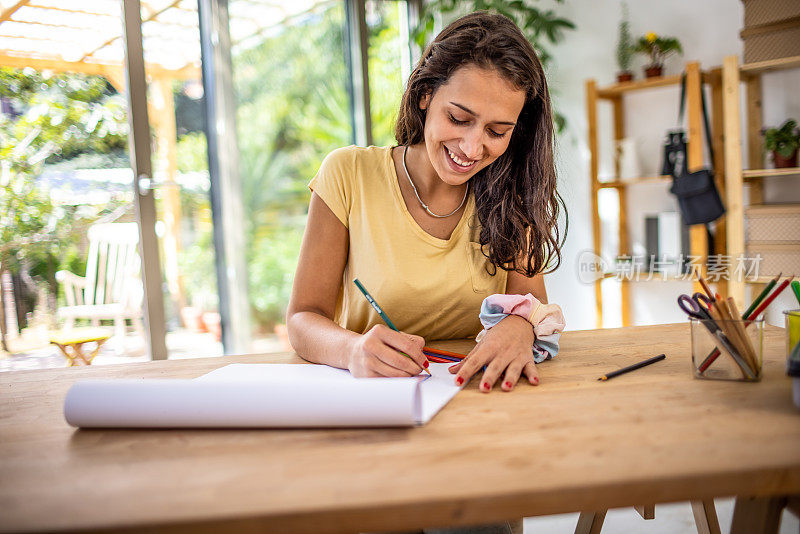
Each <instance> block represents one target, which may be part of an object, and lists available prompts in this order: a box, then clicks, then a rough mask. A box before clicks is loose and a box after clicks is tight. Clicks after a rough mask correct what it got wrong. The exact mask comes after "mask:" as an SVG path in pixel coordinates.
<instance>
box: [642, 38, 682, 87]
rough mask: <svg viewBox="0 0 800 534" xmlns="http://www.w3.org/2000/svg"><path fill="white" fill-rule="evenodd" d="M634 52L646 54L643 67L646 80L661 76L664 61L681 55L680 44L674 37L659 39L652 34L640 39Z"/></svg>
mask: <svg viewBox="0 0 800 534" xmlns="http://www.w3.org/2000/svg"><path fill="white" fill-rule="evenodd" d="M635 50H636V52H640V53H642V54H646V55H647V56H648V58H649V61H648V63H647V64H646V65H645V66H644V74H645V76H646V77H648V78H653V77H656V76H661V73H662V72H663V69H664V60H665V59H666V58H667V57H669V56H671V55H672V54H676V53H677V54H683V49H682V48H681V43H680V42H678V40H677V39H675V38H674V37H660V36H658V35H656V34H655V33H653V32H649V33H647V34H646V35H645V36H643V37H640V38H639V40H638V41H637V42H636V45H635Z"/></svg>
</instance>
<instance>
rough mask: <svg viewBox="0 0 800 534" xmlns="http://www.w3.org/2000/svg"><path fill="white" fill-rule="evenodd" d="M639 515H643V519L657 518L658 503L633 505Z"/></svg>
mask: <svg viewBox="0 0 800 534" xmlns="http://www.w3.org/2000/svg"><path fill="white" fill-rule="evenodd" d="M633 508H634V509H635V510H636V511H637V512H639V515H640V516H642V519H655V518H656V505H655V504H644V505H639V506H634V507H633Z"/></svg>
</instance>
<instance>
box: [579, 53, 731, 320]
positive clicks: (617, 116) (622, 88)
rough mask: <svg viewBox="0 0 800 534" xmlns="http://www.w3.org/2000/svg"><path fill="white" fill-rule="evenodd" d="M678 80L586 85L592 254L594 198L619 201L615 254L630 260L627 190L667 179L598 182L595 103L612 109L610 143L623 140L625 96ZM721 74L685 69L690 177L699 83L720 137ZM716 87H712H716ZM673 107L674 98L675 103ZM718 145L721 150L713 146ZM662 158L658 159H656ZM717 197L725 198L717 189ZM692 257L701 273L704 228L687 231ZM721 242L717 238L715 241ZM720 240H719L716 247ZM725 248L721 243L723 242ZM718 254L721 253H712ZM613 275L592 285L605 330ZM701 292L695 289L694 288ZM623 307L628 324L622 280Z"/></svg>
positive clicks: (597, 228) (596, 228)
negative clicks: (610, 196)
mask: <svg viewBox="0 0 800 534" xmlns="http://www.w3.org/2000/svg"><path fill="white" fill-rule="evenodd" d="M681 78H682V76H681V75H676V76H665V77H660V78H651V79H646V80H642V81H632V82H624V83H618V84H615V85H611V86H608V87H602V88H600V87H598V86H597V83H596V82H595V80H587V81H586V111H587V116H588V124H589V150H590V152H591V161H590V185H591V193H592V237H593V241H594V252H595V254H596V255H598V256H600V253H601V250H602V235H601V225H600V213H599V201H598V194H599V193H600V191H601V190H602V189H616V191H617V194H618V197H619V229H618V232H619V251H618V254H619V255H630V254H631V250H630V239H629V236H628V228H627V224H628V223H627V212H628V209H627V198H626V197H627V194H626V193H627V189H628V187H635V186H637V185H641V184H650V183H663V182H667V181H670V180H671V177H669V176H647V177H641V178H635V179H632V180H625V181H622V180H619V178H616V179H615V180H612V181H610V182H601V181H600V180H599V176H598V173H599V149H598V127H597V126H598V122H597V104H598V101H599V100H607V101H610V102H611V104H612V106H613V122H614V139H615V140H619V139H623V138H624V137H625V122H624V96H625V95H626V94H629V93H631V92H634V91H643V90H648V89H653V88H656V87H666V86H680V83H681ZM719 79H720V75H719V73H717V74H716V76H713V75H710V74H705V73H703V72H702V71H701V70H700V64H699V63H697V62H690V63H687V64H686V105H687V107H686V110H687V119H688V130H687V148H686V150H687V168H688V170H689V172H694V171H696V170H698V169H699V168H701V167H702V166H703V132H702V122H703V119H702V108H701V100H700V97H701V93H700V91H701V88H702V84H703V82H704V81H705V82H707V83H711V84H712V89H713V90H712V94H713V97H712V113H711V114H712V116H713V118H714V119H713V121H714V127H713V130H714V132H719V131H720V130H721V126H720V125H719V124H718V123H719V120H720V116H721V112H720V109H721V104H720V100H721V95H720V91H719V88H720V83H719ZM715 82H716V83H715ZM676 108H677V99H676ZM718 143H719V146H717V145H718ZM714 144H715V148H718V150H717V154H718V158H717V159H718V161H717V162H715V163H721V159H722V158H721V152H722V150H721V148H722V145H721V137H719V136H718V137H717V138H716V139H715V140H714ZM659 157H660V154H659ZM715 169H716V175H717V183H718V186H719V187H721V186H722V185H723V184H722V180H721V176H722V168H721V165H719V166H718V165H715ZM615 176H617V177H618V176H619V162H615ZM720 194H723V192H722V190H720ZM689 235H690V241H691V243H690V253H691V255H692V256H697V257H700V258H701V264H702V266H703V267H702V269H703V270H705V264H706V262H707V257H708V237H707V233H706V227H705V226H704V225H696V226H692V227H691V228H690V233H689ZM718 237H719V236H718ZM719 241H720V239H719V238H718V239H717V242H718V243H719ZM722 242H723V246H724V238H723V241H722ZM716 252H718V253H720V252H719V248H718V250H717V251H716ZM612 276H614V274H613V273H606V274H605V275H604V276H603V277H601V278H599V279H598V280H596V281H595V301H596V313H597V315H596V317H597V327H598V328H602V327H603V288H602V282H603V280H604V279H606V278H610V277H612ZM652 279H653V280H665V279H668V280H671V279H677V277H676V276H674V275H662V274H660V273H654V276H653V277H652ZM697 289H699V287H698V288H697ZM620 291H621V302H622V324H623V326H628V325H630V324H631V302H630V281H629V280H625V279H623V280H622V281H621V282H620Z"/></svg>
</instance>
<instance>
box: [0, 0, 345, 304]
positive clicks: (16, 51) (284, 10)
mask: <svg viewBox="0 0 800 534" xmlns="http://www.w3.org/2000/svg"><path fill="white" fill-rule="evenodd" d="M123 1H124V0H123ZM329 3H330V0H328V1H319V0H295V1H293V2H281V1H280V0H274V1H269V0H238V1H236V2H232V4H233V5H232V6H231V7H230V12H231V17H230V30H231V35H232V40H233V42H234V44H239V45H240V46H249V45H252V44H254V43H257V42H259V41H260V40H261V39H262V38H263V35H265V34H267V33H268V32H269V30H270V29H273V28H276V27H278V26H280V25H284V24H287V23H290V22H291V21H292V19H294V18H296V17H301V16H304V15H307V14H308V13H310V12H312V11H315V10H316V9H318V8H320V7H322V6H324V5H326V4H329ZM120 4H121V2H120V0H0V66H3V67H16V68H32V69H35V70H40V71H41V70H48V71H54V72H68V73H83V74H91V75H99V76H103V77H105V78H106V79H107V80H108V81H109V83H111V84H112V85H113V86H114V87H115V88H116V89H117V90H118V91H120V92H124V91H125V73H124V70H123V69H124V66H123V64H124V49H123V41H124V39H123V24H122V19H121V10H120ZM141 7H142V11H141V18H142V34H143V43H142V45H143V48H144V57H145V62H146V67H145V71H146V75H147V78H148V81H149V91H148V111H149V113H148V115H149V120H150V126H151V129H152V132H153V134H154V137H155V141H156V143H155V154H154V174H155V178H156V180H155V181H156V183H157V185H158V187H159V189H160V191H161V193H160V196H161V199H162V207H163V208H162V216H161V219H162V220H163V222H164V224H165V234H164V237H163V248H162V250H163V253H164V270H165V273H164V274H165V278H166V280H167V283H168V286H169V290H170V293H171V295H172V296H173V298H174V299H175V303H176V304H177V305H178V306H183V305H185V297H184V290H183V284H182V282H181V276H180V271H179V268H178V254H179V251H180V248H181V242H180V220H181V205H180V195H179V192H180V189H179V186H178V184H177V182H176V175H177V162H176V148H177V145H176V143H177V133H176V127H175V106H174V101H173V95H172V83H173V81H174V80H198V81H199V80H200V79H201V70H200V35H199V30H198V14H197V1H196V0H142V1H141Z"/></svg>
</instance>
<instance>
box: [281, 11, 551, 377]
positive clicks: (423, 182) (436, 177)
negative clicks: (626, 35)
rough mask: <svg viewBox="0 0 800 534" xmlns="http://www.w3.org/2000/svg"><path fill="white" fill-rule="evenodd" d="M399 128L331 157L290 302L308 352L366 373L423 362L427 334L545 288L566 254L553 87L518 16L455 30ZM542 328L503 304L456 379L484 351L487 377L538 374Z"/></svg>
mask: <svg viewBox="0 0 800 534" xmlns="http://www.w3.org/2000/svg"><path fill="white" fill-rule="evenodd" d="M396 138H397V143H398V146H396V147H369V148H359V147H347V148H342V149H338V150H335V151H334V152H332V153H331V154H329V155H328V157H327V158H326V159H325V161H324V162H323V163H322V166H321V168H320V170H319V173H318V174H317V175H316V176H315V177H314V179H313V180H312V181H311V183H310V184H309V187H310V189H311V190H312V191H313V194H312V197H311V204H310V208H309V215H308V223H307V227H306V232H305V236H304V238H303V244H302V248H301V252H300V259H299V264H298V267H297V272H296V275H295V280H294V287H293V291H292V297H291V301H290V303H289V309H288V312H287V325H288V331H289V338H290V341H291V343H292V346H293V347H294V349H295V350H296V351H297V353H298V354H299V355H300V356H301V357H303V358H305V359H306V360H308V361H312V362H317V363H323V364H327V365H331V366H335V367H339V368H343V369H349V370H350V372H351V373H352V374H353V375H354V376H357V377H370V376H412V375H416V374H418V373H420V372H421V370H422V369H423V368H424V367H427V365H428V364H427V360H426V358H425V355H424V354H423V353H422V348H423V346H424V344H425V339H426V338H427V339H453V338H465V337H470V336H475V334H476V333H478V332H479V331H480V330H481V321H480V320H479V316H478V314H479V311H480V310H481V303H482V301H483V300H484V299H485V298H486V297H489V296H491V295H493V294H508V295H525V294H528V293H530V294H532V296H533V297H535V299H538V301H541V302H544V303H546V302H547V294H546V291H545V286H544V281H543V279H542V274H543V273H544V272H549V271H551V270H553V269H555V268H556V267H557V266H558V264H559V263H560V250H559V249H560V246H561V242H560V240H559V232H558V228H557V226H556V219H557V217H558V213H559V206H560V205H563V202H562V201H561V198H560V197H559V196H558V193H557V192H556V175H555V169H554V164H553V119H552V114H551V109H550V96H549V93H548V90H547V83H546V81H545V78H544V72H543V70H542V66H541V63H540V62H539V60H538V58H537V57H536V54H535V52H534V50H533V48H532V47H531V45H530V43H528V41H527V40H525V38H524V37H523V35H522V33H521V32H520V31H519V29H518V28H517V27H516V26H515V25H514V23H513V22H511V21H510V20H509V19H507V18H505V17H503V16H501V15H492V14H488V13H483V12H481V13H473V14H470V15H467V16H465V17H462V18H460V19H458V20H457V21H455V22H454V23H452V24H451V25H449V26H448V27H447V28H446V29H445V30H443V31H442V32H441V34H439V35H438V36H437V37H436V39H435V40H434V41H433V42H432V43H431V44H430V45H429V46H428V48H427V50H426V51H425V53H424V54H423V56H422V58H421V59H420V62H419V64H418V65H417V66H416V68H415V69H414V71H413V72H412V74H411V76H410V78H409V80H408V84H407V87H406V91H405V94H404V95H403V99H402V103H401V107H400V112H399V115H398V119H397V127H396ZM354 278H359V279H360V280H361V282H362V283H363V284H364V285H365V286H366V288H367V289H368V290H369V291H370V292H371V293H372V295H373V296H374V297H375V298H376V299H377V300H378V302H379V303H380V304H381V307H382V308H383V309H384V311H385V312H386V313H387V315H389V316H390V317H391V318H392V321H393V322H394V323H395V324H396V325H397V327H398V328H399V330H400V331H394V330H391V329H390V328H388V327H387V326H385V325H384V324H383V322H382V321H381V319H380V317H379V316H378V315H377V314H376V313H375V312H374V311H373V310H372V308H371V307H370V305H369V303H368V302H367V301H366V300H365V299H364V297H363V295H361V294H360V293H359V291H358V289H357V288H356V287H355V286H354V285H353V283H352V281H353V279H354ZM532 300H534V299H532ZM535 339H536V336H535V334H534V325H532V324H531V322H529V321H528V320H527V318H526V317H523V316H520V315H514V314H509V315H507V316H506V315H505V314H503V315H502V320H500V322H499V323H497V324H496V325H494V326H493V327H492V328H491V329H488V330H486V331H485V335H483V337H482V338H481V340H480V342H479V343H478V344H477V345H476V347H475V348H474V350H472V351H471V352H470V353H469V355H468V356H467V358H466V359H465V360H464V361H463V362H461V363H459V364H457V365H455V366H453V367H452V368H451V372H453V373H454V374H455V375H456V376H455V377H454V379H455V381H456V383H457V384H459V385H460V384H463V383H464V382H465V381H468V380H469V379H470V377H472V375H473V374H474V373H476V372H477V371H478V370H480V369H481V368H482V367H484V365H485V366H486V370H485V371H484V372H483V375H482V377H481V382H480V386H479V387H480V389H481V391H484V392H489V391H491V389H492V388H493V387H494V386H495V384H496V383H497V382H498V380H499V381H500V383H501V384H500V387H501V389H503V390H505V391H510V390H511V389H513V387H514V385H515V384H516V383H517V381H518V380H519V378H520V377H521V376H522V375H523V374H524V375H525V376H526V377H527V380H528V381H529V382H530V383H531V384H534V385H536V384H538V381H539V377H538V373H537V370H536V363H535V359H534V351H535V349H534V341H535ZM405 355H408V356H410V358H409V357H406V356H405Z"/></svg>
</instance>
